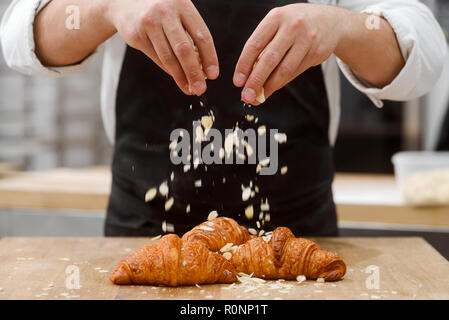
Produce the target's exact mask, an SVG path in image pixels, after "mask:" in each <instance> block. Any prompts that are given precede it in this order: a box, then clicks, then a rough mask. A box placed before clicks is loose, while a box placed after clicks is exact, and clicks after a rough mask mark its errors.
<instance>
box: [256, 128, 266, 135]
mask: <svg viewBox="0 0 449 320" xmlns="http://www.w3.org/2000/svg"><path fill="white" fill-rule="evenodd" d="M266 132H267V127H265V126H260V127H259V128H257V133H258V134H259V136H262V135H264V134H265V133H266Z"/></svg>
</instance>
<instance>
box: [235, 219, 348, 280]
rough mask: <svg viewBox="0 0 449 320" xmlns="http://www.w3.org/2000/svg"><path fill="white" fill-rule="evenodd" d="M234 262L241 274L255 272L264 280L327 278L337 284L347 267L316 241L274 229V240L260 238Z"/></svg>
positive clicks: (241, 250) (247, 245)
mask: <svg viewBox="0 0 449 320" xmlns="http://www.w3.org/2000/svg"><path fill="white" fill-rule="evenodd" d="M230 261H231V263H232V264H233V265H234V267H235V268H236V269H237V271H238V272H244V273H247V274H251V273H253V275H254V276H255V277H259V278H264V279H286V280H288V279H295V278H296V277H297V276H299V275H304V276H305V277H306V278H307V279H318V278H324V279H325V280H326V281H335V280H339V279H341V278H343V276H344V275H345V273H346V265H345V263H344V262H343V260H342V259H341V258H340V257H339V256H337V255H336V254H334V253H331V252H328V251H325V250H322V249H321V248H320V247H319V246H318V245H317V244H315V243H314V242H313V241H310V240H307V239H303V238H295V236H294V235H293V233H292V232H291V231H290V229H288V228H284V227H280V228H277V229H276V230H274V232H273V234H272V236H271V239H269V238H268V237H256V238H253V239H251V240H249V241H247V242H246V243H245V244H244V245H243V246H241V247H239V248H237V249H236V250H235V251H234V253H233V255H232V257H231V260H230Z"/></svg>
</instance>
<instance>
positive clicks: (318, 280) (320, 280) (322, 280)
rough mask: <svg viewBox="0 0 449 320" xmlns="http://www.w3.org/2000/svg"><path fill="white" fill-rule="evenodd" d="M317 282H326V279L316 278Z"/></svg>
mask: <svg viewBox="0 0 449 320" xmlns="http://www.w3.org/2000/svg"><path fill="white" fill-rule="evenodd" d="M316 282H319V283H324V282H325V280H324V278H318V279H316Z"/></svg>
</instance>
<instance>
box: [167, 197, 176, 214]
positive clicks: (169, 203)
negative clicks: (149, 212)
mask: <svg viewBox="0 0 449 320" xmlns="http://www.w3.org/2000/svg"><path fill="white" fill-rule="evenodd" d="M173 203H175V199H173V197H171V198H170V199H168V200H167V201H165V211H169V210H170V209H171V208H172V207H173Z"/></svg>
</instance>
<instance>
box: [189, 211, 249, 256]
mask: <svg viewBox="0 0 449 320" xmlns="http://www.w3.org/2000/svg"><path fill="white" fill-rule="evenodd" d="M249 239H250V235H249V233H248V230H247V229H246V228H245V227H243V226H240V225H239V224H238V223H237V222H236V221H235V220H234V219H231V218H226V217H220V218H215V219H212V220H210V221H206V222H203V223H201V224H200V225H197V226H196V227H194V228H193V229H192V230H190V231H189V232H187V233H185V234H184V235H183V236H182V240H183V241H186V242H199V243H202V244H204V245H205V246H206V247H207V248H209V250H211V251H214V252H216V251H218V250H220V249H221V248H222V247H223V246H224V245H225V244H227V243H232V244H234V245H240V244H243V243H245V242H246V241H248V240H249Z"/></svg>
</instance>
